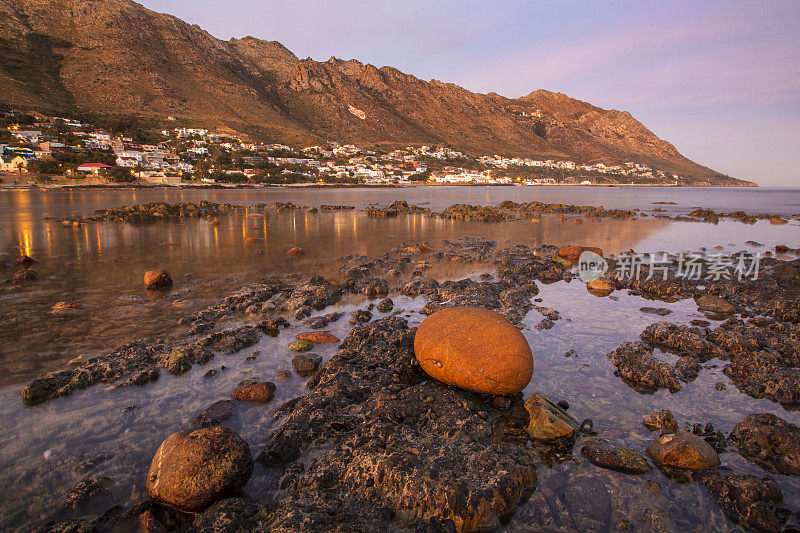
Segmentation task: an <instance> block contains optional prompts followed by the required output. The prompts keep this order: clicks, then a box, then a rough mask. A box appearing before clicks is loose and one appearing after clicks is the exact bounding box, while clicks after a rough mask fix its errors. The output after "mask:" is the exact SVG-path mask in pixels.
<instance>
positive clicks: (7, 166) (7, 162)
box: [0, 155, 28, 172]
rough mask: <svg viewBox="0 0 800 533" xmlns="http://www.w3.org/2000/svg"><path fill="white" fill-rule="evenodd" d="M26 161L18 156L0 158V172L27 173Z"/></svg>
mask: <svg viewBox="0 0 800 533" xmlns="http://www.w3.org/2000/svg"><path fill="white" fill-rule="evenodd" d="M27 167H28V160H27V159H25V158H24V157H22V156H18V155H4V156H0V171H3V172H19V171H20V170H21V171H22V172H27Z"/></svg>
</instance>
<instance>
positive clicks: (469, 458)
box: [259, 317, 537, 531]
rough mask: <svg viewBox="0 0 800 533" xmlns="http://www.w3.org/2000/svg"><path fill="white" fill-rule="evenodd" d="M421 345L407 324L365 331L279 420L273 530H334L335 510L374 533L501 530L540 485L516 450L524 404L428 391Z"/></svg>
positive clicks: (529, 459) (273, 441) (270, 464)
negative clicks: (444, 527) (417, 351)
mask: <svg viewBox="0 0 800 533" xmlns="http://www.w3.org/2000/svg"><path fill="white" fill-rule="evenodd" d="M413 337H414V331H413V330H410V329H409V328H408V326H407V324H406V322H405V320H403V319H401V318H398V317H390V318H385V319H380V320H377V321H375V322H373V323H370V324H368V325H365V326H359V327H356V328H355V329H354V330H353V331H352V332H351V333H350V335H349V336H348V337H347V338H346V339H345V340H344V341H343V342H342V345H341V348H340V351H339V352H338V353H337V354H336V355H335V356H334V357H333V359H331V360H330V361H329V362H328V363H327V364H326V365H325V366H324V367H323V368H322V370H321V371H320V373H319V374H318V375H317V377H316V378H314V380H312V386H313V391H312V392H311V394H309V395H308V396H305V397H302V398H300V399H298V400H297V401H293V402H290V403H289V404H287V405H285V406H284V407H283V408H282V409H281V410H279V416H285V417H286V421H285V422H284V424H283V425H282V426H281V428H280V429H278V430H277V431H276V432H275V434H273V435H272V436H271V437H270V439H269V442H268V444H267V446H266V448H265V449H264V451H263V452H262V453H261V455H260V456H259V461H261V462H262V463H263V464H264V465H265V466H266V467H267V468H268V469H273V468H274V469H276V470H277V471H279V472H280V471H284V472H285V473H284V474H283V477H282V479H281V481H280V483H281V486H282V487H283V488H284V489H285V490H286V494H287V496H286V497H285V498H283V499H282V500H280V501H279V502H277V504H276V505H275V507H274V508H273V509H274V510H273V511H272V512H271V514H270V516H269V519H270V523H272V524H283V527H287V528H290V529H291V527H292V526H290V525H291V524H295V526H294V527H297V525H299V524H300V523H305V524H327V523H328V521H329V520H330V518H329V517H328V515H327V510H328V509H331V508H335V509H337V513H338V515H342V512H341V510H342V509H360V511H358V512H356V513H355V515H354V516H350V517H349V518H345V520H347V521H349V520H354V521H356V523H357V524H361V526H362V527H363V526H364V524H365V523H366V524H367V525H368V526H369V527H368V528H367V529H370V530H382V529H385V528H386V527H387V524H388V523H391V522H394V521H398V522H399V523H400V524H405V526H406V527H413V526H414V525H415V524H418V523H419V524H422V523H427V522H429V521H431V520H432V521H434V522H438V523H444V522H445V521H452V524H453V526H454V527H455V529H456V530H459V531H461V530H471V529H475V528H478V527H493V526H496V525H498V524H499V522H498V520H499V516H500V515H501V514H502V513H504V512H505V511H507V510H509V509H510V508H512V507H513V506H514V504H515V503H516V501H517V499H518V498H519V496H520V495H521V493H522V492H523V491H524V490H525V489H526V488H528V487H531V486H532V485H533V483H534V482H535V479H536V464H537V460H536V457H535V455H534V454H533V453H532V452H531V451H530V450H528V449H526V448H524V447H522V446H520V445H518V444H515V442H518V441H517V440H515V438H519V434H520V433H522V434H524V427H525V425H526V423H527V416H526V412H525V409H524V408H523V406H522V401H521V397H519V396H515V397H514V398H513V399H512V402H511V407H510V408H508V410H505V411H501V410H499V409H496V408H494V407H492V405H491V404H490V403H488V402H487V401H485V400H483V399H482V398H481V397H480V396H478V395H476V394H473V393H469V392H465V391H460V390H457V389H453V388H449V387H447V386H444V385H442V384H439V383H438V382H436V381H433V380H428V379H426V377H425V376H424V374H423V373H422V372H421V371H420V370H419V368H418V367H417V366H416V365H415V358H414V353H413V348H412V343H413ZM382 509H386V511H383V510H382ZM344 516H349V515H347V514H346V513H345V514H344Z"/></svg>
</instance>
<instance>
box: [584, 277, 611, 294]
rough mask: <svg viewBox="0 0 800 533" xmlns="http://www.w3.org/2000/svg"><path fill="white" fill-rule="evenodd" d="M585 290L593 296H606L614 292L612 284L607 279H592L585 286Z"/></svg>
mask: <svg viewBox="0 0 800 533" xmlns="http://www.w3.org/2000/svg"><path fill="white" fill-rule="evenodd" d="M586 288H587V290H588V291H589V292H591V293H592V294H594V295H595V296H608V295H609V294H611V293H612V292H614V284H613V283H612V282H611V280H610V279H608V278H597V279H593V280H592V281H590V282H589V283H587V284H586Z"/></svg>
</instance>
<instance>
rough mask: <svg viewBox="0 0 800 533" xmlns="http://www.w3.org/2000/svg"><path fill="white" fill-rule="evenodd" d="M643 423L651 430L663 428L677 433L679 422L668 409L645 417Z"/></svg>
mask: <svg viewBox="0 0 800 533" xmlns="http://www.w3.org/2000/svg"><path fill="white" fill-rule="evenodd" d="M642 424H644V426H645V427H646V428H647V429H649V430H650V431H658V430H662V431H666V432H668V433H675V432H676V431H678V423H677V422H676V421H675V417H674V416H673V415H672V412H671V411H669V410H668V409H664V410H662V411H658V412H656V413H653V414H651V415H649V416H647V417H645V419H644V420H642Z"/></svg>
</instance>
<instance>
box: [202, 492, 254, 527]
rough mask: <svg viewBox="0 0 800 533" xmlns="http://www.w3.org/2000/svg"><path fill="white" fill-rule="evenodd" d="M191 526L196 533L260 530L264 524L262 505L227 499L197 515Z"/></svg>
mask: <svg viewBox="0 0 800 533" xmlns="http://www.w3.org/2000/svg"><path fill="white" fill-rule="evenodd" d="M192 525H193V529H194V531H197V533H242V532H245V531H258V530H262V529H263V528H264V527H265V525H266V522H265V521H264V516H263V506H262V505H259V504H258V503H257V502H254V501H252V500H249V499H247V498H227V499H225V500H221V501H218V502H216V503H215V504H213V505H211V507H209V508H208V509H206V510H205V511H203V512H202V513H200V514H198V515H197V516H196V517H195V519H194V523H193V524H192Z"/></svg>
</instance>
